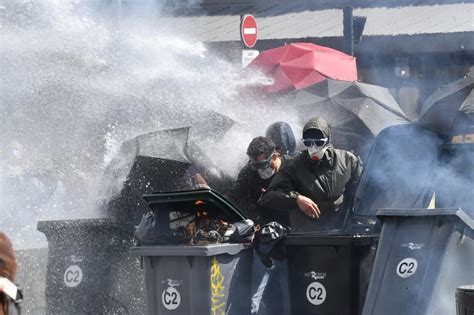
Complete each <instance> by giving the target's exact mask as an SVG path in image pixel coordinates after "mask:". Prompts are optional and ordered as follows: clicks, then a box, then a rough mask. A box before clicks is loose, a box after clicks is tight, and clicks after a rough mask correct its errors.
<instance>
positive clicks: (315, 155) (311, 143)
mask: <svg viewBox="0 0 474 315" xmlns="http://www.w3.org/2000/svg"><path fill="white" fill-rule="evenodd" d="M302 140H303V144H304V145H305V147H307V148H308V154H309V157H310V158H311V160H313V161H319V160H321V159H322V158H323V156H324V153H325V152H326V150H327V149H328V148H329V144H328V142H329V141H328V140H329V139H328V138H322V139H302Z"/></svg>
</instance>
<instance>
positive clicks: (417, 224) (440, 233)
mask: <svg viewBox="0 0 474 315" xmlns="http://www.w3.org/2000/svg"><path fill="white" fill-rule="evenodd" d="M378 217H379V219H380V220H381V221H382V222H383V225H382V231H381V234H380V240H379V244H378V249H377V254H376V257H375V262H374V267H373V271H372V276H371V279H370V284H369V288H368V291H367V298H366V301H365V304H364V308H363V312H362V314H364V315H376V314H387V315H391V314H393V315H395V314H405V315H423V314H430V315H431V314H440V315H441V314H455V312H456V310H455V303H454V299H453V292H455V290H456V288H457V287H459V286H460V285H464V284H469V283H470V282H472V279H473V277H474V264H473V257H474V240H473V229H474V220H473V219H472V218H471V217H469V216H468V215H467V214H466V213H465V212H464V211H462V210H460V209H409V210H405V209H385V210H380V211H379V212H378Z"/></svg>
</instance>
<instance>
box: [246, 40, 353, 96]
mask: <svg viewBox="0 0 474 315" xmlns="http://www.w3.org/2000/svg"><path fill="white" fill-rule="evenodd" d="M248 67H249V68H255V69H259V70H260V71H262V72H263V73H264V74H266V75H268V76H270V77H271V78H272V79H273V80H274V82H273V84H272V85H270V86H268V87H267V91H268V92H278V91H283V90H288V89H303V88H305V87H308V86H310V85H313V84H315V83H318V82H320V81H323V80H324V79H327V78H331V79H335V80H342V81H357V67H356V59H355V57H352V56H349V55H346V54H344V53H342V52H340V51H338V50H335V49H331V48H328V47H323V46H318V45H315V44H312V43H293V44H288V45H285V46H282V47H278V48H274V49H269V50H265V51H262V52H261V53H260V54H259V55H258V57H257V58H255V59H254V60H253V61H252V62H251V63H250V64H249V66H248Z"/></svg>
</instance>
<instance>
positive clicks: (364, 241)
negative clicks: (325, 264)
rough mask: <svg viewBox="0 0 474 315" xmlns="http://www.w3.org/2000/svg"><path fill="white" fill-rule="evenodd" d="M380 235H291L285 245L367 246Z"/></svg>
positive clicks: (285, 240) (286, 239) (287, 237)
mask: <svg viewBox="0 0 474 315" xmlns="http://www.w3.org/2000/svg"><path fill="white" fill-rule="evenodd" d="M378 237H379V236H378V234H361V235H359V234H357V235H331V234H321V233H290V234H288V235H287V236H286V237H285V239H284V241H283V243H284V244H285V245H288V246H300V245H318V246H366V245H370V244H372V243H373V242H374V241H376V240H377V239H378Z"/></svg>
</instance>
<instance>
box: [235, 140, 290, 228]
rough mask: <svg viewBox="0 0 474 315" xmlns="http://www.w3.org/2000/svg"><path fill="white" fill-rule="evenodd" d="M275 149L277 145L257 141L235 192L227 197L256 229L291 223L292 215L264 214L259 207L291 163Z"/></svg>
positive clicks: (248, 150)
mask: <svg viewBox="0 0 474 315" xmlns="http://www.w3.org/2000/svg"><path fill="white" fill-rule="evenodd" d="M275 149H276V146H275V143H273V141H272V140H270V139H269V138H266V137H256V138H254V139H253V140H252V141H251V142H250V144H249V146H248V148H247V156H248V157H249V162H248V163H247V164H246V165H245V166H244V167H243V168H242V169H241V170H240V172H239V175H238V176H237V180H236V181H235V183H234V185H233V186H232V189H231V190H230V191H229V192H228V193H227V194H226V197H228V198H229V199H230V200H232V201H233V202H234V203H235V204H237V205H238V206H239V208H240V209H241V210H243V211H244V213H245V214H246V215H247V216H248V217H249V218H250V219H252V221H254V223H255V224H256V225H257V224H265V223H268V222H270V221H278V222H280V223H281V224H288V223H289V221H288V214H286V213H269V212H263V211H262V210H263V209H262V208H261V207H260V206H259V205H258V203H257V201H258V199H259V198H260V196H261V195H262V193H263V192H264V191H265V190H266V189H267V188H268V186H269V185H270V182H271V180H272V178H273V177H274V175H275V174H276V173H277V172H278V171H279V170H280V169H281V168H282V167H283V165H284V164H285V162H286V160H287V157H286V156H284V155H280V154H278V153H277V152H276V150H275Z"/></svg>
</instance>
